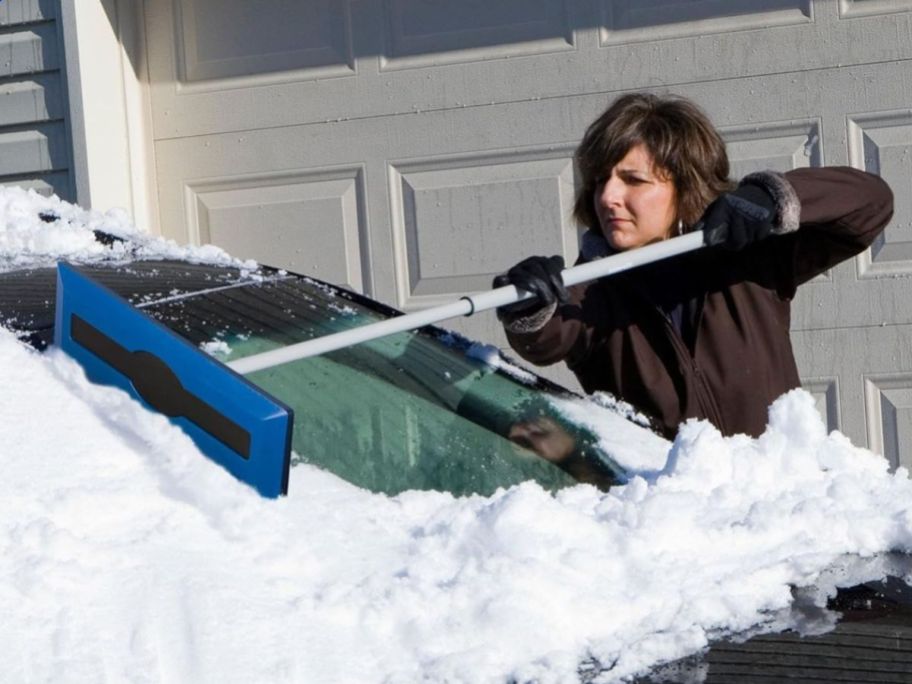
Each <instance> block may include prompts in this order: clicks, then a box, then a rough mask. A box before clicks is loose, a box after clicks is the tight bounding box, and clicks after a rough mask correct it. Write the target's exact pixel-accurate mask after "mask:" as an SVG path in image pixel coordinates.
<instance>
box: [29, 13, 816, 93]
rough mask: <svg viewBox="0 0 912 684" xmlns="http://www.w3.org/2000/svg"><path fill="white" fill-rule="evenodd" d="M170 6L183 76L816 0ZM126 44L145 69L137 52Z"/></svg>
mask: <svg viewBox="0 0 912 684" xmlns="http://www.w3.org/2000/svg"><path fill="white" fill-rule="evenodd" d="M38 1H39V2H45V1H46V2H50V1H51V0H38ZM132 1H133V0H101V3H102V6H103V7H104V9H105V12H106V13H107V16H108V19H109V20H110V21H111V24H112V26H114V28H115V30H116V31H117V34H118V35H125V30H129V29H130V27H125V26H123V25H122V24H119V22H123V21H124V20H125V17H126V14H127V13H125V12H118V8H122V7H123V6H124V3H125V2H132ZM173 7H174V16H173V21H174V24H175V32H176V33H177V34H178V35H181V36H183V40H182V41H180V42H181V43H182V44H181V45H179V46H178V49H181V50H182V51H183V53H184V55H185V57H186V59H184V60H182V61H183V62H184V63H185V64H187V65H189V66H188V67H186V68H187V71H186V73H183V74H180V75H179V76H180V80H185V81H194V80H203V79H211V78H225V77H242V76H248V75H252V74H262V73H276V72H281V71H291V70H296V69H310V68H320V67H324V68H325V67H330V68H331V67H334V66H337V67H348V68H353V67H354V61H355V60H356V59H358V58H369V57H380V59H381V63H383V64H395V63H396V61H397V60H402V61H406V62H407V61H408V60H409V59H410V58H417V57H420V56H426V55H436V56H439V57H440V58H441V59H442V61H444V62H446V61H448V59H447V55H450V58H452V59H453V60H454V61H458V60H459V59H460V56H462V57H464V55H461V53H464V52H465V51H471V50H476V49H485V50H486V54H488V55H489V56H490V54H491V49H492V48H495V50H494V54H496V53H497V50H496V49H497V48H502V50H503V56H504V57H508V56H514V55H520V54H523V46H524V45H531V44H533V43H537V44H538V45H539V47H540V46H541V44H542V42H545V43H547V42H553V44H554V49H561V47H564V48H567V47H569V46H572V45H573V32H574V31H576V30H581V29H591V28H599V29H600V30H601V31H602V32H603V39H605V40H607V41H612V40H622V39H624V37H625V35H628V34H630V33H635V32H637V31H639V30H642V29H645V28H647V27H648V28H660V27H664V28H665V29H666V30H673V27H674V25H675V24H680V23H683V22H695V21H711V20H716V19H725V18H731V17H739V16H740V17H743V16H744V15H749V14H757V15H761V14H762V15H770V13H775V12H780V11H790V12H791V13H793V14H794V13H800V14H801V15H804V16H806V17H810V15H811V8H810V0H699V1H697V0H595V1H593V0H497V1H496V2H491V0H309V1H308V2H300V0H260V1H259V2H250V1H249V0H193V1H192V2H191V1H190V0H179V1H178V2H175V3H174V5H173ZM148 11H149V6H148V5H147V12H148ZM156 11H159V10H156ZM378 29H379V30H378ZM134 42H135V41H134ZM125 43H126V41H125ZM127 48H128V49H127V52H128V54H129V56H130V59H131V61H132V62H133V67H134V70H135V71H136V73H137V74H139V73H142V64H141V62H140V60H141V59H142V55H141V54H140V52H141V51H139V50H131V49H130V46H127ZM252 55H256V58H255V59H251V56H252Z"/></svg>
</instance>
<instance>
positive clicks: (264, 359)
mask: <svg viewBox="0 0 912 684" xmlns="http://www.w3.org/2000/svg"><path fill="white" fill-rule="evenodd" d="M704 244H705V243H704V236H703V232H702V231H694V232H692V233H687V234H685V235H681V236H679V237H676V238H671V239H669V240H663V241H661V242H656V243H653V244H651V245H646V246H644V247H640V248H639V249H635V250H631V251H629V252H619V253H617V254H612V255H611V256H607V257H604V258H602V259H598V260H596V261H590V262H589V263H586V264H580V265H579V266H573V267H571V268H567V269H565V270H564V271H562V272H561V277H562V278H563V281H564V285H566V286H568V287H569V286H570V285H578V284H579V283H585V282H587V281H590V280H595V279H597V278H604V277H605V276H610V275H614V274H615V273H621V272H622V271H627V270H629V269H631V268H635V267H637V266H642V265H645V264H649V263H652V262H654V261H660V260H662V259H667V258H669V257H672V256H676V255H678V254H684V253H685V252H692V251H694V250H696V249H699V248H700V247H703V245H704ZM533 297H535V295H534V294H532V293H530V292H523V291H521V290H518V289H517V288H516V287H515V286H514V285H507V286H505V287H498V288H496V289H494V290H489V291H487V292H483V293H481V294H477V295H472V296H469V295H466V296H463V297H460V298H459V299H458V300H456V301H455V302H452V303H450V304H441V305H440V306H435V307H431V308H430V309H425V310H423V311H418V312H415V313H413V314H406V315H403V316H397V317H396V318H390V319H387V320H385V321H379V322H377V323H371V324H369V325H364V326H361V327H359V328H353V329H351V330H343V331H342V332H338V333H334V334H332V335H325V336H323V337H318V338H316V339H313V340H307V341H306V342H299V343H297V344H291V345H288V346H287V347H282V348H281V349H273V350H271V351H267V352H263V353H261V354H255V355H253V356H248V357H245V358H243V359H238V360H237V361H231V362H229V363H228V364H227V365H228V367H229V368H231V369H232V370H234V371H236V372H238V373H240V374H242V375H246V374H247V373H254V372H256V371H260V370H265V369H267V368H272V367H273V366H278V365H281V364H283V363H290V362H292V361H298V360H300V359H306V358H308V357H311V356H319V355H320V354H326V353H328V352H332V351H336V350H338V349H343V348H344V347H350V346H353V345H356V344H360V343H361V342H368V341H370V340H374V339H377V338H379V337H385V336H386V335H392V334H394V333H400V332H406V331H408V330H415V329H416V328H421V327H423V326H425V325H432V324H435V323H440V322H442V321H446V320H449V319H451V318H459V317H461V316H472V315H473V314H476V313H479V312H481V311H488V310H490V309H496V308H499V307H501V306H506V305H508V304H513V303H516V302H521V301H525V300H526V299H532V298H533Z"/></svg>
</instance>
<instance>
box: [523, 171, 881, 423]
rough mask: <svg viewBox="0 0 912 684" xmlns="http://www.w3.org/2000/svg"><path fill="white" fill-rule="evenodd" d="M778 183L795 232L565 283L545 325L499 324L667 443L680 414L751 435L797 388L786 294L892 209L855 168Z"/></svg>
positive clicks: (855, 249) (529, 355)
mask: <svg viewBox="0 0 912 684" xmlns="http://www.w3.org/2000/svg"><path fill="white" fill-rule="evenodd" d="M784 178H785V179H786V180H787V181H788V183H789V184H790V185H791V187H792V188H793V189H794V191H795V194H797V198H798V200H799V201H800V226H799V228H798V230H797V231H796V232H793V233H789V234H787V235H781V236H774V237H770V238H767V239H766V240H762V241H760V242H757V243H754V244H753V245H750V246H749V247H747V248H746V249H744V250H742V251H740V252H728V251H724V250H722V249H721V248H705V249H702V250H698V251H697V252H692V253H690V254H685V255H682V256H679V257H675V258H673V259H669V260H666V261H663V262H658V263H655V264H651V265H648V266H642V267H640V268H638V269H634V270H632V271H628V272H626V273H621V274H618V275H614V276H611V277H609V278H604V279H601V280H599V281H596V282H592V283H587V284H581V285H578V286H574V287H572V288H570V294H571V302H570V303H569V304H567V305H564V306H562V307H561V308H559V309H558V310H557V311H556V313H555V314H554V315H553V316H552V317H551V318H550V319H549V320H547V322H546V323H545V324H544V327H541V328H540V329H538V330H536V331H534V332H522V333H519V332H510V328H511V326H510V325H507V330H508V333H507V336H508V339H509V341H510V344H511V345H512V347H513V348H514V349H515V350H516V352H517V353H519V354H520V355H521V356H522V357H523V358H525V359H527V360H529V361H531V362H533V363H536V364H539V365H547V364H552V363H555V362H558V361H566V363H567V365H568V366H569V367H570V369H571V370H572V371H573V372H574V373H575V374H576V376H577V378H579V381H580V384H581V385H582V386H583V388H584V389H585V390H586V391H587V392H594V391H606V392H610V393H611V394H613V395H615V396H617V397H619V398H621V399H623V400H625V401H627V402H629V403H631V404H633V405H634V406H635V407H637V408H638V409H640V410H641V411H643V412H644V413H646V414H648V415H650V416H652V417H653V418H654V419H655V422H656V424H657V427H658V428H659V430H660V431H661V432H662V433H663V434H665V435H666V436H667V437H669V438H671V437H673V436H674V435H675V433H676V432H677V428H678V425H679V424H680V423H681V422H682V421H684V420H685V419H687V418H705V419H708V420H710V421H711V422H712V423H713V424H714V425H716V426H717V427H718V428H719V429H720V430H721V431H722V432H723V433H724V434H735V433H747V434H749V435H752V436H756V435H759V434H760V433H762V432H763V430H764V429H765V426H766V421H767V407H768V406H769V404H770V403H771V402H772V401H773V400H774V399H775V398H776V397H778V396H779V395H781V394H782V393H784V392H786V391H787V390H790V389H793V388H795V387H799V386H800V381H799V378H798V369H797V367H796V364H795V359H794V356H793V353H792V346H791V342H790V339H789V318H790V301H791V299H792V297H793V296H794V294H795V289H796V288H797V286H798V285H800V284H802V283H804V282H806V281H808V280H810V279H811V278H813V277H814V276H816V275H818V274H820V273H823V272H824V271H826V270H827V269H828V268H830V267H832V266H834V265H835V264H837V263H839V262H841V261H843V260H845V259H848V258H849V257H851V256H853V255H855V254H858V253H859V252H861V251H863V250H864V249H865V248H866V247H868V246H869V245H870V244H871V243H872V242H873V240H874V239H875V237H876V236H877V235H878V234H879V233H880V232H881V231H882V230H883V228H884V226H885V225H886V224H887V222H888V221H889V220H890V217H891V216H892V212H893V197H892V193H891V192H890V189H889V187H888V186H887V185H886V184H885V183H884V182H883V181H882V180H880V179H879V178H878V177H876V176H873V175H870V174H867V173H864V172H861V171H857V170H855V169H850V168H837V167H828V168H820V169H798V170H795V171H789V172H787V173H786V174H784ZM581 260H585V250H584V257H583V259H581ZM678 303H681V304H683V311H684V320H685V321H687V322H686V323H685V325H684V326H683V328H682V331H680V332H679V330H678V328H677V327H676V326H675V325H674V324H673V323H672V321H671V319H670V317H669V316H668V315H667V313H666V312H667V311H669V310H671V309H673V308H674V306H675V305H676V304H678ZM688 322H689V323H688Z"/></svg>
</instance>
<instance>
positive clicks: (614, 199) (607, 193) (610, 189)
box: [599, 178, 621, 207]
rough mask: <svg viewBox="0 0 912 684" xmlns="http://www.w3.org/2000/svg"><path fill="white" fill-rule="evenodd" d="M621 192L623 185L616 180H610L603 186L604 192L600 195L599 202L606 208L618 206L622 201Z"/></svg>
mask: <svg viewBox="0 0 912 684" xmlns="http://www.w3.org/2000/svg"><path fill="white" fill-rule="evenodd" d="M620 191H621V184H620V183H618V182H617V180H616V179H613V178H609V179H608V180H606V181H605V183H604V184H603V185H602V190H601V192H600V193H599V202H601V203H602V205H603V206H606V207H612V206H618V205H619V204H620V201H621V192H620Z"/></svg>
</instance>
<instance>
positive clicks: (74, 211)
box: [0, 186, 257, 273]
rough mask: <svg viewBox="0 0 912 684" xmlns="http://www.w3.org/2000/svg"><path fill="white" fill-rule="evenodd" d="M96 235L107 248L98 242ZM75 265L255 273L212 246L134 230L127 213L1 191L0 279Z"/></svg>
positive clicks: (250, 264) (28, 192)
mask: <svg viewBox="0 0 912 684" xmlns="http://www.w3.org/2000/svg"><path fill="white" fill-rule="evenodd" d="M95 231H99V232H100V233H104V234H105V235H106V236H110V237H114V238H117V239H115V240H110V239H107V242H109V243H110V244H104V243H103V242H100V241H99V240H98V239H97V238H96V235H95ZM61 259H63V260H67V261H74V262H79V263H95V262H100V261H121V260H125V259H183V260H185V261H191V262H194V263H211V264H223V265H230V266H236V267H238V268H242V269H244V270H249V271H252V270H255V269H256V268H257V264H256V262H254V261H250V260H248V261H241V260H238V259H234V258H232V257H231V256H230V255H229V254H227V253H226V252H225V251H224V250H222V249H220V248H218V247H215V246H214V245H203V246H200V247H193V246H190V247H187V246H179V245H178V244H177V243H176V242H174V241H173V240H165V239H164V238H158V237H152V236H150V235H148V234H146V233H143V232H140V231H138V230H136V228H135V227H134V226H133V224H132V223H131V221H130V220H129V217H128V216H127V214H126V212H124V211H123V210H122V209H112V210H110V211H107V212H106V213H104V214H102V213H100V212H97V211H88V210H85V209H82V208H81V207H78V206H76V205H74V204H70V203H68V202H64V201H63V200H61V199H60V198H58V197H56V196H51V197H44V196H42V195H39V194H38V193H37V192H35V191H34V190H23V189H22V188H17V187H2V186H0V273H2V272H4V271H10V270H14V269H20V268H39V267H44V266H53V265H54V264H55V263H56V262H57V261H59V260H61Z"/></svg>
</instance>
